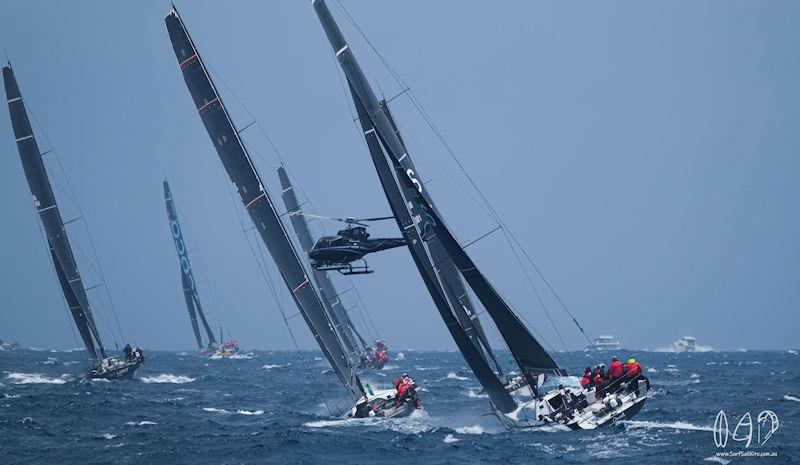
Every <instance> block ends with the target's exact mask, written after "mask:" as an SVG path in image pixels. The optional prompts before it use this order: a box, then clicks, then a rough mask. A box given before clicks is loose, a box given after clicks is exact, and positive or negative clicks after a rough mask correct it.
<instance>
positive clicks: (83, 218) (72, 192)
mask: <svg viewBox="0 0 800 465" xmlns="http://www.w3.org/2000/svg"><path fill="white" fill-rule="evenodd" d="M20 92H21V90H20ZM26 111H27V113H29V114H30V115H31V117H32V119H33V122H34V125H35V126H36V127H37V128H38V130H39V133H41V134H42V136H43V137H44V140H45V141H46V142H47V145H48V146H49V147H50V150H49V152H50V153H52V154H53V158H55V160H56V163H57V165H58V168H59V170H60V172H61V175H62V177H63V178H64V181H65V183H66V185H67V190H65V192H66V193H67V194H68V196H70V197H71V199H70V200H71V202H72V204H73V206H74V207H75V208H77V210H78V214H79V216H80V218H81V221H82V222H83V223H84V227H85V228H86V233H87V234H86V235H87V237H88V239H89V245H90V247H91V250H92V254H93V255H94V260H95V263H96V264H97V270H98V271H99V274H100V277H101V279H102V282H103V288H104V289H105V293H106V296H107V298H108V301H109V304H110V306H111V310H112V314H113V316H114V321H115V322H116V325H117V330H118V331H119V334H120V336H121V337H122V339H123V340H125V334H124V333H123V331H122V326H121V325H120V323H119V317H118V315H117V310H116V307H115V306H114V301H113V299H112V298H111V293H110V292H109V290H108V286H107V284H106V283H107V281H106V279H105V274H104V273H103V269H102V266H101V265H100V258H99V256H98V255H97V249H96V248H95V245H94V239H93V238H92V234H91V232H90V231H89V225H88V222H87V221H86V215H85V214H84V213H83V209H82V208H81V205H80V202H78V197H77V195H76V194H75V190H74V189H73V187H72V184H71V183H70V181H69V177H68V176H67V173H66V170H65V169H64V165H63V164H62V163H61V157H60V156H59V154H58V151H57V150H56V148H55V145H53V143H52V142H51V141H50V138H49V137H48V135H47V131H45V129H44V126H42V125H41V124H40V123H39V120H38V118H36V113H35V112H34V111H33V109H32V108H31V106H30V104H29V102H28V101H27V100H26ZM42 162H43V163H44V160H42ZM76 244H77V243H76ZM79 249H80V247H79ZM81 253H82V254H83V252H82V251H81ZM84 256H85V254H84ZM87 262H89V263H91V261H90V260H88V261H87ZM101 308H102V305H101ZM92 313H94V312H92ZM103 313H104V312H99V314H100V317H101V320H105V318H104V317H103ZM104 324H106V326H107V327H108V329H110V332H111V334H112V337H114V339H115V341H114V345H115V346H116V347H117V348H119V345H118V344H117V341H116V336H115V334H114V331H113V329H112V327H111V325H109V324H108V323H107V322H105V321H104ZM98 342H99V341H98Z"/></svg>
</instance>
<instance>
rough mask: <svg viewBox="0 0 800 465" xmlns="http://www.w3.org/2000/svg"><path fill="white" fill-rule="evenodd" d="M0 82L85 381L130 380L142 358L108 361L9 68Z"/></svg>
mask: <svg viewBox="0 0 800 465" xmlns="http://www.w3.org/2000/svg"><path fill="white" fill-rule="evenodd" d="M3 81H4V83H5V91H6V101H7V102H8V110H9V112H10V113H11V126H12V127H13V130H14V137H15V138H16V141H17V149H18V150H19V156H20V159H21V160H22V168H23V170H24V171H25V177H26V178H27V180H28V186H29V187H30V190H31V194H32V195H33V204H34V205H35V207H36V211H37V212H38V213H39V218H40V219H41V221H42V226H43V227H44V232H45V235H46V236H47V243H48V246H49V248H50V257H51V258H52V260H53V267H54V268H55V271H56V275H58V282H59V284H60V285H61V290H62V292H63V293H64V298H65V299H66V301H67V304H68V305H69V311H70V313H71V314H72V318H73V320H74V321H75V326H77V328H78V332H79V333H80V335H81V339H83V343H84V345H85V346H86V351H87V352H88V354H89V355H90V356H91V358H92V366H91V369H90V371H89V373H88V376H89V377H90V378H103V379H109V380H112V379H120V378H128V377H130V376H133V374H134V372H135V371H136V369H137V368H139V366H140V365H141V364H142V363H144V355H142V351H141V349H138V348H137V350H131V351H130V352H127V351H126V355H125V357H124V358H123V359H119V358H117V357H114V356H109V355H108V353H107V352H106V349H105V347H104V346H103V342H102V340H101V339H100V332H99V331H98V329H97V325H96V324H95V321H94V315H93V313H92V309H91V307H90V305H89V299H88V298H87V296H86V289H85V288H84V286H83V281H82V280H81V276H80V273H79V272H78V265H77V263H76V262H75V256H74V255H73V253H72V248H71V246H70V243H69V237H68V236H67V231H66V230H65V229H64V222H63V221H62V219H61V213H60V212H59V209H58V205H57V204H56V199H55V195H54V194H53V189H52V187H51V185H50V180H49V179H48V177H47V171H46V170H45V166H44V162H43V161H42V155H41V152H40V151H39V146H38V144H37V143H36V137H35V135H34V134H33V128H31V124H30V121H29V120H28V113H27V110H26V109H25V103H24V100H23V99H22V94H20V91H19V86H18V85H17V79H16V77H15V75H14V70H13V69H12V68H11V63H8V64H7V65H6V66H4V67H3Z"/></svg>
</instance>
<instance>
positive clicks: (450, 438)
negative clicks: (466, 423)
mask: <svg viewBox="0 0 800 465" xmlns="http://www.w3.org/2000/svg"><path fill="white" fill-rule="evenodd" d="M460 440H461V439H458V438H456V437H454V436H453V435H452V434H448V435H447V436H445V437H444V443H445V444H452V443H454V442H458V441H460Z"/></svg>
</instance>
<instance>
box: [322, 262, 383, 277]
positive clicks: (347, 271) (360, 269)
mask: <svg viewBox="0 0 800 465" xmlns="http://www.w3.org/2000/svg"><path fill="white" fill-rule="evenodd" d="M361 261H362V262H364V264H363V265H356V266H353V264H352V263H341V264H340V263H337V264H327V265H319V266H314V268H315V269H316V270H318V271H338V272H339V273H341V274H343V275H345V276H349V275H353V274H370V273H372V272H373V271H372V270H370V269H369V265H368V264H367V261H366V260H363V259H362V260H361Z"/></svg>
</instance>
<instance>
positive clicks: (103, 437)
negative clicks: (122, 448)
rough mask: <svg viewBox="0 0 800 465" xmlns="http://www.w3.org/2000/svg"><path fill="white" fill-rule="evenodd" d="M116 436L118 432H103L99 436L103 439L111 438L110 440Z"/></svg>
mask: <svg viewBox="0 0 800 465" xmlns="http://www.w3.org/2000/svg"><path fill="white" fill-rule="evenodd" d="M115 437H117V435H116V434H111V433H103V434H101V435H100V436H99V438H101V439H109V440H110V439H114V438H115Z"/></svg>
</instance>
